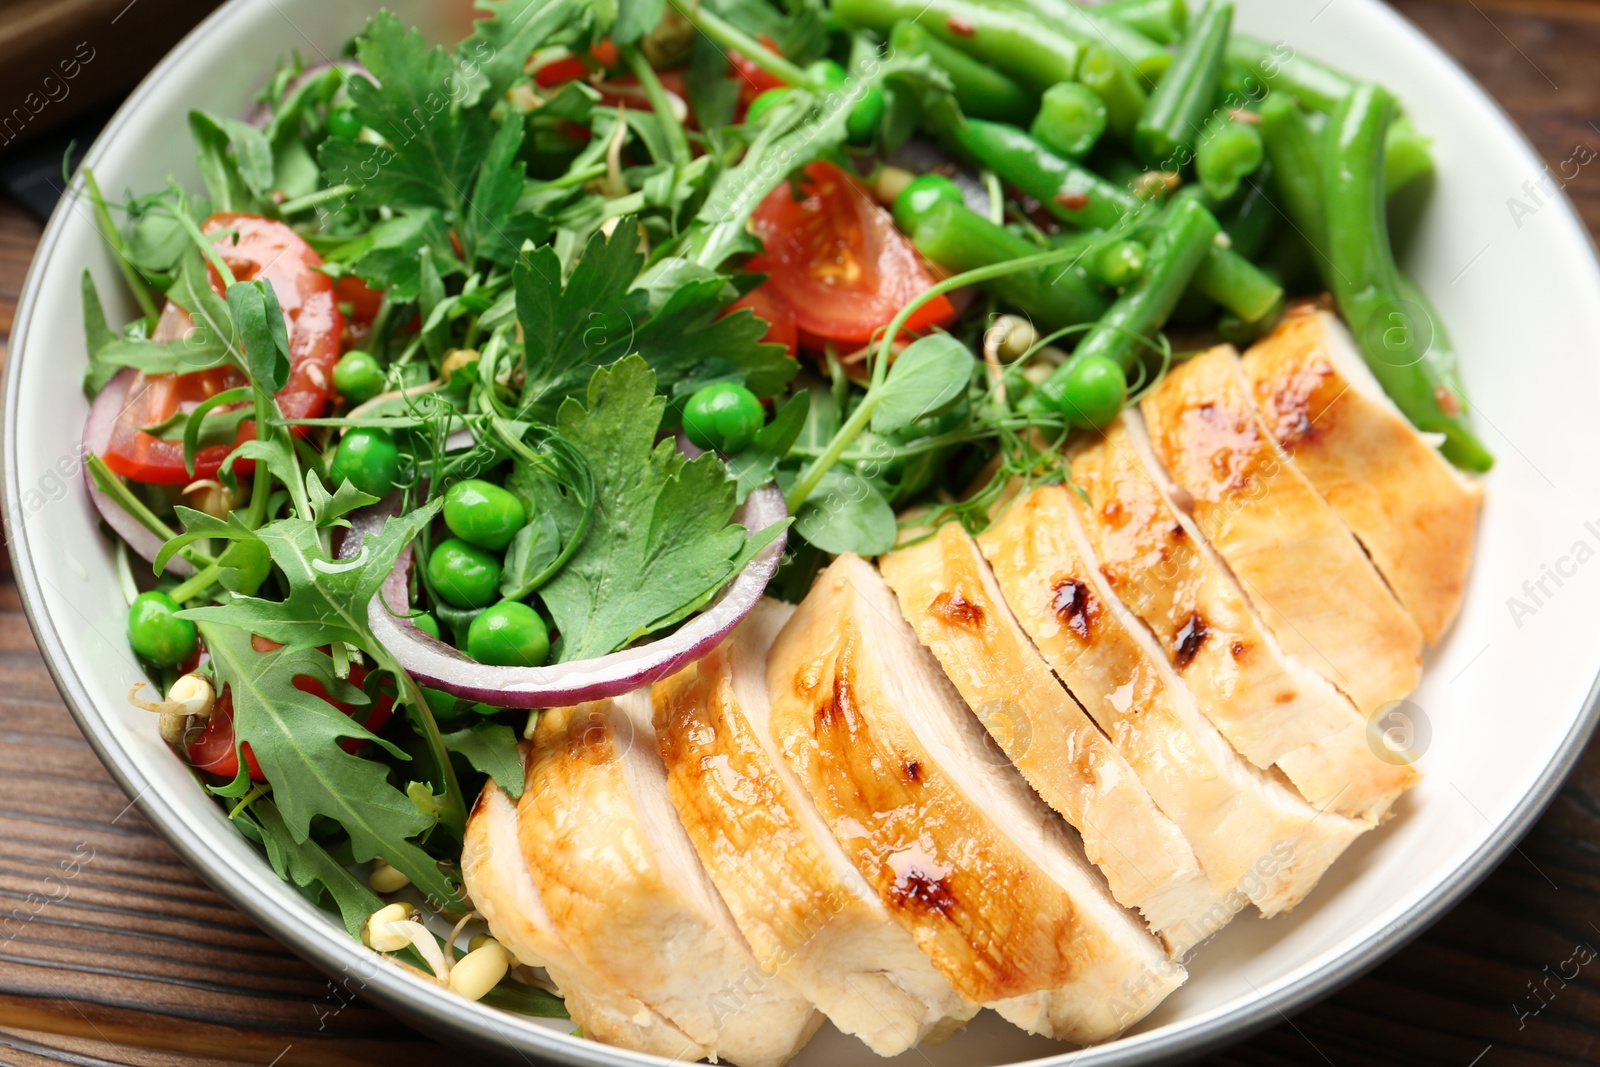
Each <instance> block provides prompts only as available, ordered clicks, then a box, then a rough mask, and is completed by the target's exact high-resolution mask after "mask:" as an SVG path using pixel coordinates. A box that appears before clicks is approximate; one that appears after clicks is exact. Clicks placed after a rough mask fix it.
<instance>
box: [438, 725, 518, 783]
mask: <svg viewBox="0 0 1600 1067" xmlns="http://www.w3.org/2000/svg"><path fill="white" fill-rule="evenodd" d="M443 737H444V747H445V748H447V749H449V750H450V751H451V752H454V753H456V754H457V755H459V756H463V757H465V758H466V761H467V762H468V763H470V764H472V767H473V769H474V770H476V771H478V772H479V773H480V774H487V775H488V776H489V777H490V778H493V779H494V783H495V785H498V786H499V787H500V788H501V789H504V790H505V791H506V792H507V793H508V794H510V796H511V799H512V800H517V799H520V798H521V796H522V783H523V770H522V754H521V753H520V752H518V751H517V732H516V731H515V730H513V729H512V728H511V727H509V726H507V725H506V724H505V723H503V722H491V721H489V720H487V719H485V720H484V721H483V722H479V723H474V724H473V725H471V726H469V727H467V728H466V729H465V730H456V731H454V732H453V733H448V734H444V735H443Z"/></svg>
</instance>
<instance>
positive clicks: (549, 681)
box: [339, 485, 789, 708]
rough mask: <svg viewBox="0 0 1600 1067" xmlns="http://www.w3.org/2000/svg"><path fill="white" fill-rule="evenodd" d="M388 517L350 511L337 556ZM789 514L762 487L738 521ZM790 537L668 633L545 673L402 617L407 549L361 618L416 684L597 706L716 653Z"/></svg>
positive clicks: (467, 695) (757, 596)
mask: <svg viewBox="0 0 1600 1067" xmlns="http://www.w3.org/2000/svg"><path fill="white" fill-rule="evenodd" d="M393 514H394V506H393V504H392V503H388V504H378V505H374V506H373V507H370V508H366V509H364V510H362V511H359V512H356V513H354V514H352V515H351V516H350V520H351V523H350V525H351V528H350V531H349V533H348V534H347V535H346V536H345V539H344V543H343V544H342V545H341V546H340V550H339V554H340V556H341V557H342V558H346V559H348V558H351V557H353V556H354V555H356V554H357V553H358V552H359V551H360V546H361V544H362V542H363V541H364V540H365V539H366V535H367V534H369V533H370V534H375V533H377V532H378V531H379V530H380V529H382V527H383V524H384V522H385V521H387V519H388V518H389V517H390V516H391V515H393ZM788 515H789V511H788V509H787V508H786V507H785V506H784V502H783V494H782V493H781V492H780V491H779V490H778V488H777V486H775V485H767V486H764V487H763V488H760V489H757V490H755V491H754V492H752V493H751V494H750V495H749V496H748V497H747V498H745V502H744V504H743V505H741V506H740V508H739V511H738V512H737V513H736V514H735V516H734V519H735V521H737V522H739V523H741V524H742V525H743V526H744V527H745V528H746V529H748V530H750V531H752V532H754V531H759V530H764V529H766V528H767V527H769V526H771V525H773V524H774V523H778V522H782V521H783V520H784V519H785V518H787V517H788ZM786 540H787V538H786V536H785V533H781V532H780V533H779V534H778V536H777V537H775V538H773V539H772V541H771V542H770V543H769V544H768V545H767V546H766V547H765V548H763V549H762V550H761V551H760V552H758V553H756V555H755V557H754V558H753V559H751V560H750V562H749V563H748V564H746V565H745V568H744V570H742V571H740V572H739V573H738V574H737V575H735V576H734V578H733V580H732V581H730V582H729V583H728V584H727V585H726V586H724V587H723V589H722V592H721V593H720V594H718V596H717V598H716V599H715V600H714V601H713V602H712V603H711V606H710V607H708V608H706V610H705V611H702V612H701V613H700V614H698V615H696V616H694V617H692V618H690V619H689V620H688V621H687V622H685V623H684V624H683V625H682V626H680V627H679V628H678V629H677V630H676V631H674V632H673V633H671V634H669V635H667V636H666V637H663V638H661V639H659V640H656V641H650V642H647V643H645V644H640V645H635V646H633V647H631V648H625V649H623V650H622V651H620V652H613V653H612V654H611V655H609V656H598V657H596V658H594V659H585V660H575V661H573V662H571V663H556V664H551V665H549V666H545V667H491V666H488V665H486V664H482V663H479V662H477V661H476V660H473V659H470V658H468V657H467V655H466V654H465V653H464V652H461V651H459V650H457V649H454V648H451V647H450V646H449V645H447V644H445V643H444V642H442V641H436V640H434V639H433V638H432V637H430V636H428V635H427V634H425V633H423V632H422V631H421V630H419V629H417V628H416V627H415V626H414V625H412V623H411V620H410V619H407V618H405V617H404V615H406V614H407V613H409V612H410V611H411V597H410V593H409V590H408V581H407V578H408V575H409V573H410V570H411V559H412V552H411V549H410V547H409V546H408V547H407V548H406V550H405V551H404V552H402V553H401V555H400V558H399V560H398V561H397V562H396V564H395V568H394V570H393V571H392V572H391V573H390V575H389V577H388V578H387V579H386V580H385V581H384V583H383V590H382V592H381V593H380V594H379V595H378V596H376V597H373V599H372V604H371V605H370V606H369V607H368V609H367V622H368V624H369V625H371V627H372V632H373V634H374V635H375V636H376V637H377V638H378V640H379V641H380V642H381V643H382V644H383V646H384V647H385V648H387V649H388V650H389V651H390V652H391V653H392V654H393V655H394V657H395V659H397V660H398V661H399V662H400V665H401V666H402V667H404V668H405V669H406V671H407V672H408V673H410V674H411V676H412V677H413V678H415V679H416V680H417V681H418V682H419V683H420V684H422V685H425V686H428V687H430V688H432V689H441V690H443V691H444V692H446V693H450V694H452V695H454V696H457V697H461V698H463V699H466V700H473V701H478V702H481V703H484V704H493V705H495V706H497V707H512V708H554V707H563V706H566V705H569V704H578V703H582V702H583V701H586V700H600V699H602V698H604V697H613V696H620V695H622V694H623V693H629V692H632V691H633V690H635V689H638V688H640V687H642V686H646V685H649V684H650V683H651V682H654V681H657V680H659V679H661V678H665V677H666V676H667V675H669V674H672V673H674V672H676V671H678V670H679V669H681V668H683V667H685V666H687V665H688V664H690V663H693V662H694V661H695V660H697V659H699V658H701V657H702V656H704V655H706V654H707V653H709V652H710V651H711V650H712V649H714V648H716V647H717V645H719V644H720V643H721V642H722V639H723V638H724V637H726V636H727V635H728V633H729V632H730V631H731V630H732V629H733V628H734V627H735V626H737V625H738V624H739V622H740V620H741V619H743V618H744V617H745V616H746V615H747V614H749V612H750V610H751V609H752V608H754V607H755V606H756V604H757V603H758V602H759V601H760V600H761V596H762V594H763V593H764V592H766V588H767V583H768V582H770V581H771V580H772V576H773V575H774V574H775V573H777V570H778V561H779V558H780V557H781V556H782V555H783V549H784V544H785V542H786Z"/></svg>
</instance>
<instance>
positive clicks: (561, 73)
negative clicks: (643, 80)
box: [533, 37, 621, 89]
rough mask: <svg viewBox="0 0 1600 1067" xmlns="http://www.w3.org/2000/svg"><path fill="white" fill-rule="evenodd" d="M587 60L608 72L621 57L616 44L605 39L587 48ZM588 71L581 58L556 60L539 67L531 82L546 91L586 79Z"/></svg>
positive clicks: (569, 57) (573, 57) (572, 57)
mask: <svg viewBox="0 0 1600 1067" xmlns="http://www.w3.org/2000/svg"><path fill="white" fill-rule="evenodd" d="M589 58H590V59H592V60H594V61H595V62H596V63H598V64H600V66H602V67H604V68H605V69H606V70H610V69H611V68H612V67H615V66H616V65H617V63H618V61H619V60H620V58H621V56H620V53H618V52H617V45H616V42H614V41H613V40H611V38H609V37H607V38H606V39H605V40H603V41H597V42H595V44H594V45H592V46H591V47H590V48H589ZM590 69H591V68H590V66H589V64H587V63H585V62H584V61H583V58H582V57H581V56H567V57H566V58H565V59H558V60H556V61H555V62H554V63H546V64H545V65H544V66H542V67H540V68H539V70H538V73H536V74H534V76H533V80H534V82H535V83H536V84H538V85H539V86H541V87H543V88H546V89H548V88H550V87H552V86H555V85H561V84H564V83H565V82H571V81H577V80H578V79H580V78H587V77H588V76H589V71H590Z"/></svg>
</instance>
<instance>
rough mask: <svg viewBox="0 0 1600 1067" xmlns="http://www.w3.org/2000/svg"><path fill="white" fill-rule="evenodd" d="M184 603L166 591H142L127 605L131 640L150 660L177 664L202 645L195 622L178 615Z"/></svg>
mask: <svg viewBox="0 0 1600 1067" xmlns="http://www.w3.org/2000/svg"><path fill="white" fill-rule="evenodd" d="M182 610H183V608H182V606H181V605H180V604H179V603H178V602H177V601H176V600H173V599H172V598H171V597H170V596H168V595H167V594H165V593H159V592H152V593H140V594H139V595H138V596H136V597H134V598H133V603H132V604H130V605H129V606H128V644H130V645H132V646H133V650H134V651H135V652H137V653H138V654H139V655H141V656H143V657H144V658H145V659H147V660H149V661H150V662H151V663H155V664H158V665H160V666H162V667H176V666H178V664H180V663H183V662H184V661H185V660H187V659H188V658H189V657H190V656H192V655H194V650H195V649H196V648H198V647H199V644H200V636H199V634H198V633H196V632H195V628H194V623H192V622H190V621H189V620H188V619H180V618H178V615H177V613H178V612H180V611H182Z"/></svg>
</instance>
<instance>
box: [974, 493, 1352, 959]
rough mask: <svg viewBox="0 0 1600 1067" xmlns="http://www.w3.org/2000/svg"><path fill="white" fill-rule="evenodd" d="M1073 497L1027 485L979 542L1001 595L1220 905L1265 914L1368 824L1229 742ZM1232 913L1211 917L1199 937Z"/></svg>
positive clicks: (1304, 886) (1309, 881)
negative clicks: (1130, 603) (1131, 604)
mask: <svg viewBox="0 0 1600 1067" xmlns="http://www.w3.org/2000/svg"><path fill="white" fill-rule="evenodd" d="M1069 495H1070V491H1069V490H1067V489H1065V488H1063V487H1061V486H1046V487H1043V488H1039V489H1035V490H1032V491H1031V492H1029V493H1028V494H1027V495H1025V496H1023V497H1021V498H1020V499H1018V500H1017V501H1016V503H1014V504H1013V505H1012V506H1011V508H1010V509H1009V510H1007V511H1006V513H1005V514H1004V515H1003V516H1002V517H1001V519H1000V520H999V521H998V522H997V523H996V524H995V525H994V526H993V527H991V528H990V529H989V530H988V531H987V532H986V533H984V534H983V535H982V536H981V537H980V538H979V539H978V541H979V544H980V545H981V546H982V548H983V552H984V555H985V557H987V559H988V560H989V563H990V565H991V566H992V567H993V568H994V575H995V578H996V580H997V581H998V583H999V586H1000V589H1001V590H1002V591H1003V592H1004V594H1005V598H1006V602H1007V603H1008V604H1010V606H1011V610H1012V611H1013V612H1015V613H1016V616H1017V619H1018V621H1019V622H1020V623H1021V624H1022V627H1023V629H1024V630H1026V631H1027V633H1028V635H1029V636H1030V637H1031V638H1033V642H1034V644H1035V645H1036V646H1037V647H1038V648H1039V650H1040V652H1042V653H1043V654H1044V657H1045V659H1046V660H1047V661H1048V662H1049V664H1050V666H1051V667H1052V668H1053V669H1054V670H1055V671H1056V673H1057V674H1058V675H1059V676H1060V677H1061V680H1062V681H1063V682H1065V683H1066V685H1067V688H1068V689H1069V690H1071V691H1072V693H1073V695H1074V696H1076V697H1077V698H1078V700H1079V702H1080V703H1082V704H1083V706H1084V708H1085V709H1086V710H1087V711H1088V712H1089V714H1090V716H1091V717H1093V718H1094V720H1095V722H1096V723H1098V724H1099V726H1100V728H1101V729H1102V730H1104V731H1105V733H1106V735H1107V736H1108V737H1110V738H1111V741H1112V743H1113V744H1115V745H1116V746H1117V749H1118V750H1119V751H1120V752H1121V753H1122V754H1123V756H1124V757H1125V758H1126V759H1127V761H1128V763H1129V764H1130V765H1131V766H1132V767H1133V768H1134V770H1135V771H1136V772H1137V773H1138V774H1139V777H1140V780H1141V781H1142V782H1143V783H1144V785H1145V788H1146V789H1148V790H1149V791H1150V795H1151V796H1152V797H1154V798H1155V801H1156V803H1157V804H1159V805H1160V806H1161V809H1162V811H1164V812H1165V813H1166V814H1167V816H1168V817H1169V818H1171V819H1172V820H1173V822H1175V823H1177V824H1178V827H1179V828H1180V829H1182V830H1183V832H1184V833H1185V834H1186V835H1187V836H1188V838H1189V843H1190V845H1191V846H1192V847H1193V848H1194V851H1195V854H1196V855H1197V856H1198V857H1199V859H1200V864H1201V867H1202V868H1204V870H1205V872H1206V874H1207V875H1208V876H1209V877H1210V878H1211V880H1212V885H1213V886H1214V887H1215V888H1216V889H1217V891H1218V892H1219V893H1222V894H1231V895H1228V896H1225V897H1224V900H1225V901H1228V902H1230V903H1232V904H1233V905H1235V907H1237V906H1240V905H1242V904H1243V902H1244V900H1245V899H1246V898H1248V899H1249V900H1250V901H1251V902H1253V903H1254V904H1255V905H1256V907H1257V908H1258V909H1259V910H1260V911H1261V912H1262V913H1263V914H1264V915H1275V914H1277V913H1278V912H1281V911H1284V910H1286V909H1288V908H1291V907H1293V906H1294V905H1295V904H1297V903H1299V902H1300V900H1301V899H1302V898H1304V897H1305V895H1306V894H1307V893H1308V892H1310V891H1311V888H1312V887H1313V886H1314V885H1316V883H1317V880H1318V879H1319V878H1320V877H1321V876H1322V873H1323V871H1325V870H1326V869H1327V868H1328V865H1329V864H1331V863H1332V862H1333V861H1334V859H1335V858H1337V857H1338V855H1339V853H1341V852H1342V851H1344V849H1345V847H1346V846H1347V845H1349V843H1350V842H1351V841H1352V840H1353V839H1354V838H1355V837H1356V836H1357V835H1358V834H1360V833H1361V832H1362V830H1364V829H1365V828H1366V827H1367V825H1368V824H1367V823H1363V822H1357V821H1355V820H1351V819H1347V818H1344V817H1343V816H1339V815H1334V814H1332V813H1319V812H1318V811H1317V810H1316V809H1315V808H1313V807H1311V806H1310V805H1309V804H1307V803H1306V802H1305V801H1304V800H1302V799H1301V798H1300V797H1298V796H1297V795H1295V794H1294V793H1293V792H1292V791H1290V790H1289V789H1287V788H1285V787H1284V786H1283V785H1281V784H1280V783H1279V782H1278V781H1277V780H1276V779H1274V778H1273V777H1271V776H1270V775H1268V774H1265V773H1263V772H1262V771H1260V770H1258V769H1257V768H1255V767H1254V766H1252V765H1250V764H1249V763H1248V762H1247V761H1245V760H1243V759H1242V758H1240V757H1239V756H1238V755H1237V754H1236V753H1235V752H1234V751H1233V749H1232V748H1231V747H1229V745H1228V743H1227V741H1226V740H1224V739H1223V737H1222V736H1221V735H1220V734H1219V733H1217V731H1216V728H1215V727H1213V726H1212V725H1211V724H1210V723H1209V722H1208V721H1206V720H1205V718H1204V717H1203V716H1201V714H1200V713H1199V710H1198V709H1197V708H1196V707H1195V704H1194V697H1193V696H1192V695H1191V694H1190V693H1189V691H1188V689H1187V688H1186V687H1185V686H1184V684H1183V682H1182V680H1181V679H1179V678H1178V677H1177V676H1176V675H1175V674H1174V673H1173V672H1172V669H1171V667H1170V666H1169V665H1168V663H1167V660H1166V657H1165V656H1164V655H1162V653H1161V651H1160V649H1159V647H1157V646H1156V645H1155V643H1154V641H1153V640H1151V638H1150V636H1149V634H1148V633H1146V632H1145V631H1144V630H1143V628H1142V626H1141V625H1140V623H1139V622H1138V620H1137V619H1135V618H1133V616H1132V615H1131V614H1129V613H1128V610H1127V609H1126V608H1125V607H1123V606H1122V605H1121V604H1120V603H1118V602H1117V601H1116V599H1115V597H1114V596H1113V595H1112V594H1111V592H1110V590H1109V589H1108V588H1107V586H1106V585H1105V581H1104V579H1103V578H1102V577H1101V575H1100V574H1099V571H1098V568H1097V567H1095V566H1094V565H1093V563H1092V557H1091V556H1090V554H1089V550H1088V546H1087V543H1086V541H1085V538H1084V535H1083V533H1082V530H1081V528H1080V527H1079V525H1078V520H1077V516H1076V514H1075V512H1074V507H1073V504H1072V502H1071V501H1070V499H1069ZM1235 890H1237V892H1234V891H1235ZM1231 917H1232V912H1226V913H1224V912H1222V911H1219V912H1218V913H1217V914H1216V915H1214V916H1212V917H1211V918H1210V919H1209V920H1208V922H1207V927H1206V929H1205V930H1202V931H1197V933H1199V934H1200V935H1201V936H1200V939H1202V940H1203V938H1204V937H1205V936H1209V934H1210V933H1214V932H1215V931H1216V929H1220V927H1221V926H1222V925H1223V924H1224V923H1226V922H1227V921H1228V919H1229V918H1231Z"/></svg>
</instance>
